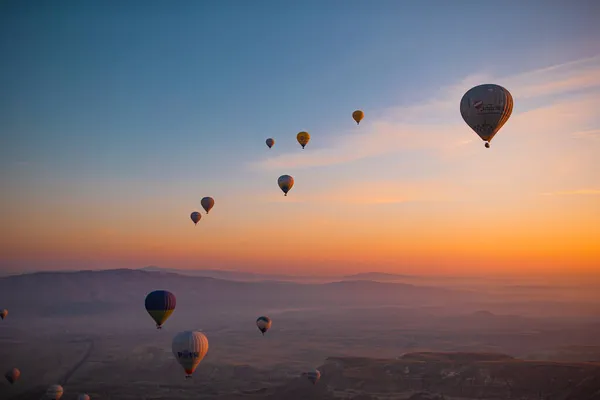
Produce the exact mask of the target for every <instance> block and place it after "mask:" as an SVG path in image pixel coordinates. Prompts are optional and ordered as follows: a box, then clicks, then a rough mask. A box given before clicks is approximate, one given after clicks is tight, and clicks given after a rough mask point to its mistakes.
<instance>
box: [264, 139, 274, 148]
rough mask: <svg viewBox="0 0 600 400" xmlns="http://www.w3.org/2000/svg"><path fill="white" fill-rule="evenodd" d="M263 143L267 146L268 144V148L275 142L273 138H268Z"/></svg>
mask: <svg viewBox="0 0 600 400" xmlns="http://www.w3.org/2000/svg"><path fill="white" fill-rule="evenodd" d="M265 143H267V146H269V148H271V147H273V145H274V144H275V139H273V138H268V139H267V140H266V141H265Z"/></svg>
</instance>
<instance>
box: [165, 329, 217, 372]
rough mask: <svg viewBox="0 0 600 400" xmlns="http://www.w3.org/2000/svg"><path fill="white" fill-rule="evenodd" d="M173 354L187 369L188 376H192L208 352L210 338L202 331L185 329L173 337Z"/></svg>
mask: <svg viewBox="0 0 600 400" xmlns="http://www.w3.org/2000/svg"><path fill="white" fill-rule="evenodd" d="M171 349H172V350H173V355H174V356H175V358H176V359H177V362H179V364H181V366H182V367H183V369H184V370H185V373H186V374H187V375H186V378H191V377H192V374H193V373H194V371H195V370H196V367H197V366H198V364H200V361H202V359H203V358H204V356H205V355H206V352H208V339H207V338H206V336H205V335H204V334H203V333H202V332H198V331H184V332H180V333H178V334H177V335H175V337H174V338H173V343H172V344H171Z"/></svg>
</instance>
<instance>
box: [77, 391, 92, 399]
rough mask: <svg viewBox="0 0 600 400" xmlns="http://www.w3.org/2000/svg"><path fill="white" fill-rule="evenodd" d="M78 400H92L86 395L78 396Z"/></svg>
mask: <svg viewBox="0 0 600 400" xmlns="http://www.w3.org/2000/svg"><path fill="white" fill-rule="evenodd" d="M77 400H90V396H88V395H87V394H85V393H82V394H80V395H79V396H77Z"/></svg>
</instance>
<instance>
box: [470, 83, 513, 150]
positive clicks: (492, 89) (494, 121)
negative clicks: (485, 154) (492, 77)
mask: <svg viewBox="0 0 600 400" xmlns="http://www.w3.org/2000/svg"><path fill="white" fill-rule="evenodd" d="M512 109H513V98H512V95H511V94H510V92H509V91H508V90H506V89H505V88H503V87H502V86H498V85H493V84H485V85H479V86H475V87H474V88H471V89H469V90H468V91H467V93H465V94H464V96H463V97H462V99H461V100H460V114H461V115H462V117H463V119H464V120H465V122H466V123H467V125H469V126H470V127H471V129H473V130H474V131H475V133H476V134H477V135H479V137H480V138H481V139H482V140H483V141H485V147H487V148H489V147H490V142H491V141H492V139H493V137H494V135H496V133H498V131H499V130H500V128H502V126H503V125H504V124H505V123H506V121H508V118H510V115H511V113H512Z"/></svg>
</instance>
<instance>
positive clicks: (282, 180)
mask: <svg viewBox="0 0 600 400" xmlns="http://www.w3.org/2000/svg"><path fill="white" fill-rule="evenodd" d="M277 184H278V185H279V188H280V189H281V190H282V191H283V193H284V196H287V194H288V192H289V191H290V189H292V187H294V178H292V177H291V176H289V175H281V176H280V177H279V179H277Z"/></svg>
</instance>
